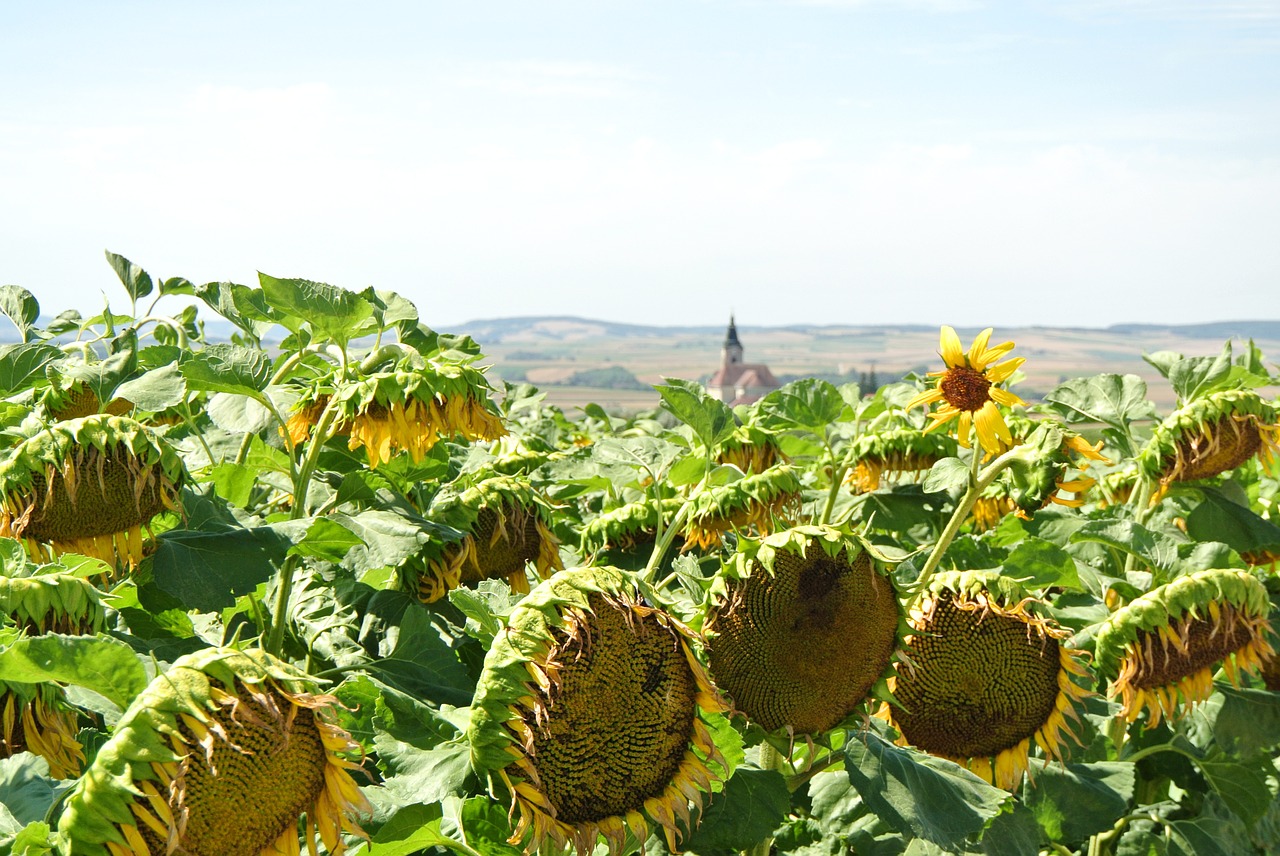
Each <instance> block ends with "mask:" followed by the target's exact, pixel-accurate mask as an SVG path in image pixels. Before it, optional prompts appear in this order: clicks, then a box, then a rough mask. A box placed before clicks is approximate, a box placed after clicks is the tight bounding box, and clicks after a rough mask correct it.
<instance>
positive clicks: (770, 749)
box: [742, 740, 786, 856]
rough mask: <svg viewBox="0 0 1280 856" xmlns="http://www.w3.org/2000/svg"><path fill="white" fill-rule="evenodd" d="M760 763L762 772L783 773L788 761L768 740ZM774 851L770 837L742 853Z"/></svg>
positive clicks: (760, 854) (761, 855)
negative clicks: (773, 771)
mask: <svg viewBox="0 0 1280 856" xmlns="http://www.w3.org/2000/svg"><path fill="white" fill-rule="evenodd" d="M759 763H760V769H761V770H776V771H778V772H780V773H781V772H782V771H783V770H785V769H786V759H785V758H784V757H783V756H782V753H781V752H779V751H778V750H777V749H775V748H774V746H773V744H772V743H770V742H769V741H767V740H766V741H765V742H763V743H761V744H760V761H759ZM772 849H773V837H772V836H768V837H766V838H763V839H761V840H760V841H757V842H756V843H755V844H753V845H751V846H750V847H748V848H747V849H746V850H744V851H742V852H743V856H769V851H771V850H772Z"/></svg>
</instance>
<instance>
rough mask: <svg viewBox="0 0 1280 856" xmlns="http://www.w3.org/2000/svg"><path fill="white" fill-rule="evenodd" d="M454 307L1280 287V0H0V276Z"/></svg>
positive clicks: (1196, 295) (845, 307) (642, 314)
mask: <svg viewBox="0 0 1280 856" xmlns="http://www.w3.org/2000/svg"><path fill="white" fill-rule="evenodd" d="M104 249H110V250H112V251H114V252H118V253H121V254H123V255H125V256H127V257H129V258H130V259H132V260H133V261H135V262H137V263H139V264H141V265H143V266H144V267H146V268H147V269H148V270H149V271H151V273H152V274H153V275H157V276H162V277H168V276H177V275H181V276H186V277H188V278H190V279H192V280H195V281H201V282H203V281H208V280H217V279H223V280H233V281H237V282H245V283H250V284H252V283H254V282H255V281H256V273H255V272H256V271H258V270H262V271H265V272H267V273H270V274H273V275H275V276H300V277H307V278H311V279H317V280H322V281H325V282H331V283H334V284H336V285H341V286H344V287H348V288H353V289H359V288H363V287H364V286H366V285H375V286H377V287H379V288H390V289H394V290H396V291H399V292H400V293H402V294H404V295H405V296H407V297H409V298H410V299H412V300H414V301H415V302H416V303H417V304H418V307H419V309H420V311H421V313H422V316H423V319H424V320H425V321H427V322H428V323H430V324H432V325H433V326H436V327H440V328H444V329H447V328H448V327H449V326H450V325H452V324H457V323H460V322H463V321H466V320H470V319H473V318H483V317H496V316H509V315H531V314H575V315H583V316H587V317H596V318H604V319H608V320H614V321H631V322H637V323H663V324H665V323H686V324H716V325H718V324H721V323H723V322H724V320H725V318H726V316H727V315H728V312H729V310H730V308H731V307H732V309H733V310H734V311H735V312H736V313H737V316H738V320H739V322H740V323H742V324H744V325H748V326H754V325H762V324H764V325H767V324H788V323H806V322H817V323H867V324H892V323H903V322H913V323H923V324H943V323H949V324H954V325H987V324H991V325H995V326H997V327H1000V326H1014V325H1026V324H1041V325H1054V326H1057V325H1081V326H1105V325H1106V324H1109V323H1112V322H1140V321H1151V322H1174V323H1188V322H1197V321H1206V320H1228V319H1237V318H1270V319H1276V318H1280V0H1265V2H1264V0H1255V2H1230V0H1226V2H1195V0H1186V2H1177V0H1168V1H1167V2H1160V0H1150V2H1142V0H1131V2H1088V0H1085V2H1028V3H1016V4H1015V3H986V2H979V0H972V1H971V2H970V0H878V2H877V0H862V2H860V1H859V0H847V1H846V2H839V0H829V2H785V1H784V0H774V1H773V2H769V0H758V2H728V0H725V2H716V0H706V2H656V0H637V2H609V0H596V2H552V3H548V2H534V0H524V2H502V3H493V2H479V0H474V1H473V0H466V2H463V1H462V0H452V1H451V2H447V3H446V2H362V3H351V2H347V3H337V2H320V3H316V2H312V3H303V2H295V3H272V2H264V0H258V2H239V0H234V1H233V2H218V3H178V2H172V0H169V2H157V3H139V2H114V3H107V2H49V3H19V2H17V0H2V2H0V282H3V283H16V284H19V285H23V286H25V287H27V288H29V289H31V290H32V291H33V292H35V293H36V295H37V296H38V297H39V298H40V299H41V302H42V305H43V306H44V308H45V310H46V311H47V312H56V311H60V310H62V309H66V308H79V309H81V310H82V311H96V310H98V309H100V308H101V305H102V297H101V293H102V292H103V291H106V293H107V294H108V295H109V296H110V297H111V298H112V300H113V303H114V305H115V306H116V307H117V308H120V307H121V306H122V305H123V301H122V300H121V297H120V296H121V294H122V293H123V292H122V291H120V289H119V287H118V285H116V284H115V280H114V275H113V274H112V272H111V270H110V268H109V267H108V266H107V265H106V263H105V261H104V260H103V257H102V251H103V250H104Z"/></svg>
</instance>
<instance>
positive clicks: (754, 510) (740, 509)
mask: <svg viewBox="0 0 1280 856" xmlns="http://www.w3.org/2000/svg"><path fill="white" fill-rule="evenodd" d="M799 506H800V479H799V477H798V476H797V475H796V472H795V470H794V469H793V468H792V467H791V466H790V465H789V464H782V465H780V466H777V467H774V468H773V469H770V470H766V471H765V472H763V473H752V474H749V475H746V476H743V477H742V478H741V479H738V480H737V481H735V482H730V483H729V484H724V485H717V486H715V487H711V488H707V489H706V490H704V491H702V492H701V493H699V494H697V495H696V496H694V497H693V510H692V511H691V512H690V514H689V522H688V524H687V525H686V527H685V532H684V538H685V543H684V549H685V550H691V549H693V548H694V547H697V548H699V549H702V550H712V549H715V548H717V547H719V546H720V544H721V543H722V542H723V540H724V534H725V533H726V532H731V531H740V530H748V529H754V530H755V531H756V532H759V533H762V534H767V533H769V532H772V531H773V530H774V528H775V527H776V525H777V523H779V522H784V525H785V522H786V521H790V520H791V519H792V518H794V517H795V515H796V514H797V513H798V511H799Z"/></svg>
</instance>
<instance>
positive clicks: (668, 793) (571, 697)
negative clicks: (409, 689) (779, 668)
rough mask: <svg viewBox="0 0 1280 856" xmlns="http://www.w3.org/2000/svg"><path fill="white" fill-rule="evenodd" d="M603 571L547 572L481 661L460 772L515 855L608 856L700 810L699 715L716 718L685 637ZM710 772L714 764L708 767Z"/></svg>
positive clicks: (704, 764) (708, 737)
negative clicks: (506, 830)
mask: <svg viewBox="0 0 1280 856" xmlns="http://www.w3.org/2000/svg"><path fill="white" fill-rule="evenodd" d="M629 580H630V578H629V577H627V576H626V575H625V574H624V573H623V572H621V571H619V570H617V569H615V568H609V567H595V568H580V569H573V570H568V571H561V572H559V573H557V574H555V575H553V576H552V577H551V578H550V579H549V580H547V581H546V582H544V583H542V584H541V585H539V586H538V587H537V588H536V589H534V590H533V592H532V593H531V594H530V595H528V596H527V597H526V598H524V599H523V600H522V601H521V602H520V603H519V604H518V605H517V606H516V608H515V610H514V611H513V612H512V613H511V615H510V617H509V618H508V627H507V628H506V630H505V631H504V632H501V633H499V635H498V636H497V638H496V639H495V641H494V644H493V647H492V648H490V650H489V653H488V655H487V656H486V657H485V663H484V672H483V674H482V675H481V677H480V682H479V684H478V686H477V687H476V694H475V699H474V700H473V702H472V705H471V723H470V725H469V727H468V729H467V735H468V738H469V740H470V743H471V762H472V766H473V767H474V769H475V770H476V772H477V773H478V774H479V775H481V776H482V777H487V778H488V781H489V783H490V787H491V788H495V787H496V783H495V781H494V779H495V777H496V778H497V779H498V780H500V781H501V782H502V784H503V785H504V786H505V790H506V793H507V794H508V795H509V798H510V800H511V806H512V812H513V813H516V812H518V813H519V821H518V822H517V824H516V827H515V831H514V832H513V834H512V835H511V838H510V839H509V841H510V843H512V844H519V843H521V842H522V841H524V842H526V843H525V852H526V853H531V852H533V851H534V850H537V849H539V848H540V847H541V846H542V845H543V843H544V842H551V843H552V844H553V845H554V846H555V847H557V848H559V849H561V850H563V849H564V848H566V847H567V846H568V845H569V844H572V845H573V846H574V848H575V849H576V850H577V852H578V854H580V856H586V854H589V853H591V852H592V851H593V850H594V849H595V847H596V843H597V841H598V839H599V837H600V836H604V839H605V841H606V842H607V844H608V848H609V852H610V853H611V854H618V853H621V852H622V851H623V850H624V849H625V847H626V840H627V832H628V830H630V832H631V834H632V836H633V837H634V839H635V841H636V842H639V843H641V844H643V842H644V841H645V840H646V839H647V838H648V835H649V828H650V824H651V823H652V824H656V825H657V826H658V827H659V828H661V830H662V832H663V834H664V835H665V837H666V840H667V846H668V849H670V850H671V851H672V852H675V848H676V837H677V835H679V831H678V829H677V825H676V821H677V818H678V819H680V820H681V821H683V822H684V825H685V827H686V828H688V826H689V820H690V813H689V805H690V803H692V804H693V805H694V806H695V807H696V806H701V803H702V799H703V795H704V794H706V793H707V792H709V791H710V790H711V783H712V780H713V779H716V778H721V777H722V775H723V773H722V772H717V771H716V770H715V769H714V767H718V768H719V770H720V771H727V763H726V762H725V760H724V757H723V756H722V755H721V754H720V750H719V749H718V748H717V746H716V744H715V741H714V740H713V738H712V733H711V730H710V728H709V727H708V721H707V717H708V716H710V715H712V714H718V713H720V712H722V711H723V710H724V704H723V703H722V702H721V701H720V699H719V698H718V697H717V696H716V694H715V692H714V690H713V689H712V688H711V684H710V682H709V681H708V679H707V676H706V674H705V673H704V672H703V669H702V667H701V665H699V663H698V661H697V659H696V658H695V657H694V653H693V650H692V648H691V641H692V634H691V632H690V631H689V630H688V629H687V628H685V627H684V626H683V625H681V624H680V623H679V622H677V621H676V620H675V619H673V618H671V617H670V616H669V615H667V614H666V613H664V612H662V611H661V610H659V609H656V608H654V607H652V606H649V605H648V604H647V603H646V602H645V600H644V599H643V598H642V597H640V596H639V595H638V594H637V593H636V592H635V590H634V588H633V586H632V585H631V583H630V581H629ZM713 765H714V767H713Z"/></svg>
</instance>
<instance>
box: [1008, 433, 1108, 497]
mask: <svg viewBox="0 0 1280 856" xmlns="http://www.w3.org/2000/svg"><path fill="white" fill-rule="evenodd" d="M1020 439H1021V443H1020V444H1019V451H1018V453H1017V454H1015V455H1014V456H1013V457H1012V458H1011V460H1010V465H1009V467H1008V469H1006V470H1005V471H1004V472H1003V473H1002V474H1001V479H1000V482H1001V483H1002V484H1003V485H1004V486H1005V487H1006V488H1007V490H1008V496H1009V499H1010V500H1011V502H1012V504H1013V511H1014V513H1015V514H1017V515H1018V516H1019V517H1021V518H1023V519H1025V520H1029V519H1030V518H1031V516H1032V515H1033V514H1035V513H1036V512H1037V511H1039V510H1040V509H1042V508H1045V507H1046V506H1048V505H1050V504H1057V505H1064V506H1067V507H1069V508H1079V507H1080V506H1081V505H1083V504H1084V493H1085V492H1086V491H1088V490H1089V489H1091V488H1092V487H1093V486H1094V485H1095V484H1097V480H1096V479H1094V478H1092V477H1090V476H1087V475H1084V473H1085V471H1087V470H1088V468H1089V462H1090V461H1098V462H1101V463H1110V461H1109V460H1108V459H1107V458H1106V457H1104V456H1103V455H1102V453H1101V449H1102V443H1101V442H1098V443H1096V444H1090V443H1089V442H1088V441H1087V440H1085V439H1084V438H1083V437H1081V436H1080V435H1079V434H1076V433H1075V432H1073V431H1070V430H1068V429H1066V428H1064V427H1062V426H1060V425H1056V424H1054V423H1051V422H1043V423H1040V424H1038V425H1036V426H1035V427H1034V428H1033V429H1031V430H1030V431H1029V432H1028V433H1027V434H1025V435H1024V437H1023V438H1020ZM1067 494H1072V495H1071V496H1067Z"/></svg>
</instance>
